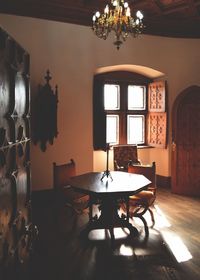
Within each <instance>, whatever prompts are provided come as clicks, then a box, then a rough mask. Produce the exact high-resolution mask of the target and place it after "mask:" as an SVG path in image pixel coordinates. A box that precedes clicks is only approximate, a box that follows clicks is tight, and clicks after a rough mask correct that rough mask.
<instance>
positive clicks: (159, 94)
mask: <svg viewBox="0 0 200 280" xmlns="http://www.w3.org/2000/svg"><path fill="white" fill-rule="evenodd" d="M165 98H166V93H165V82H164V81H158V82H153V83H150V84H149V87H148V101H149V112H165V110H166V109H165Z"/></svg>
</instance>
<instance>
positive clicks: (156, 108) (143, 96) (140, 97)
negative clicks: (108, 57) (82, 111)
mask: <svg viewBox="0 0 200 280" xmlns="http://www.w3.org/2000/svg"><path fill="white" fill-rule="evenodd" d="M166 128H167V117H166V91H165V82H164V81H157V82H153V80H152V79H149V78H148V77H145V76H143V75H140V74H137V73H132V72H127V71H114V72H108V73H103V74H98V75H95V76H94V87H93V146H94V150H100V149H105V147H106V143H110V144H137V145H138V146H140V145H141V146H148V145H149V146H154V147H162V148H165V147H166Z"/></svg>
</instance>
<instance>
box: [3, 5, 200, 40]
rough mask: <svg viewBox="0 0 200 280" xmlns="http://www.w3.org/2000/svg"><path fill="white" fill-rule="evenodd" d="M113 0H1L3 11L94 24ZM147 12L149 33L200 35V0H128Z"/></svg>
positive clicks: (144, 12)
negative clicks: (99, 13) (97, 14)
mask: <svg viewBox="0 0 200 280" xmlns="http://www.w3.org/2000/svg"><path fill="white" fill-rule="evenodd" d="M108 2H110V0H99V1H98V0H71V1H69V0H5V1H4V0H2V1H0V13H7V14H14V15H21V16H28V17H34V18H42V19H49V20H56V21H60V22H68V23H74V24H80V25H85V26H91V24H92V15H93V14H94V12H96V11H100V12H102V11H103V9H104V7H105V5H106V4H107V3H108ZM127 2H128V3H129V6H130V7H131V10H132V14H133V11H136V10H141V11H142V12H143V14H144V24H145V26H146V27H145V30H144V32H143V33H145V34H150V35H159V36H169V37H183V38H200V0H127Z"/></svg>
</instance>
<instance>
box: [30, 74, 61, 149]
mask: <svg viewBox="0 0 200 280" xmlns="http://www.w3.org/2000/svg"><path fill="white" fill-rule="evenodd" d="M45 80H46V84H45V85H44V86H39V91H38V95H37V97H36V100H35V104H34V109H33V113H34V129H33V138H34V143H35V144H37V143H38V142H40V148H41V150H42V151H43V152H44V151H45V150H46V148H47V143H48V142H49V143H50V144H51V145H52V144H53V141H54V138H55V137H57V135H58V131H57V103H58V88H57V86H56V88H55V93H54V92H53V90H52V88H51V86H50V84H49V81H50V80H51V76H50V72H49V70H47V74H46V76H45Z"/></svg>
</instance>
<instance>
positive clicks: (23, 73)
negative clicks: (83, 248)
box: [0, 29, 31, 272]
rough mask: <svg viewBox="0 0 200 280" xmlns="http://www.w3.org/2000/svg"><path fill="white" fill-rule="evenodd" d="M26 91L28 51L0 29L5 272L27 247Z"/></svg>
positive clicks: (0, 228)
mask: <svg viewBox="0 0 200 280" xmlns="http://www.w3.org/2000/svg"><path fill="white" fill-rule="evenodd" d="M29 95H30V92H29V55H28V53H27V52H26V51H25V50H24V49H23V48H22V47H21V46H20V45H19V44H18V43H17V42H16V41H14V40H13V39H12V38H11V37H10V36H9V35H8V34H7V33H6V32H5V31H3V30H2V29H0V267H4V268H6V269H8V271H9V272H10V271H12V269H13V268H14V266H15V267H16V264H17V263H18V264H19V265H21V264H22V263H23V262H24V261H25V259H26V258H28V255H29V249H30V248H28V247H29V245H28V239H29V234H28V230H27V229H28V228H29V227H30V225H31V207H30V192H31V187H30V116H29V112H30V106H29V103H30V96H29ZM25 249H26V252H25ZM0 272H1V270H0Z"/></svg>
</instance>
